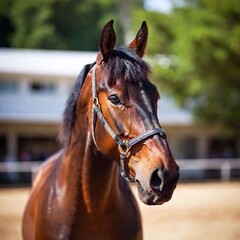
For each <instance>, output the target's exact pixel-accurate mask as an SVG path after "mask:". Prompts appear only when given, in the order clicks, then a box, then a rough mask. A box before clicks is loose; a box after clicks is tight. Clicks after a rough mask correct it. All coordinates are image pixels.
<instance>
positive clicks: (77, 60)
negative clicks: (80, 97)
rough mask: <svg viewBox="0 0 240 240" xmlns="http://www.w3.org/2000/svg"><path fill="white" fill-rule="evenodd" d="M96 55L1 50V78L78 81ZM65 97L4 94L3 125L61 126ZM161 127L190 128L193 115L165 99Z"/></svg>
mask: <svg viewBox="0 0 240 240" xmlns="http://www.w3.org/2000/svg"><path fill="white" fill-rule="evenodd" d="M95 58H96V52H76V51H52V50H19V49H1V48H0V75H1V74H4V75H6V74H9V75H12V74H16V75H29V76H31V75H39V76H57V77H61V79H63V78H64V77H72V78H76V77H77V76H78V74H79V72H80V71H81V69H82V67H83V66H84V65H85V64H88V63H91V62H94V60H95ZM67 95H68V94H67V93H61V94H56V93H53V94H44V93H42V94H25V95H20V94H0V121H8V122H9V121H14V122H46V123H59V122H60V121H61V117H62V112H63V110H64V107H65V103H66V100H67V97H68V96H67ZM158 115H159V119H160V123H161V124H162V125H163V126H167V125H189V124H191V123H192V115H191V114H190V112H189V111H187V110H184V109H181V108H179V107H177V106H176V104H175V103H174V101H173V99H172V98H170V97H168V96H164V95H163V96H162V97H161V100H160V102H159V111H158Z"/></svg>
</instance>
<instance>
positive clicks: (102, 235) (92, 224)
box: [70, 215, 142, 240]
mask: <svg viewBox="0 0 240 240" xmlns="http://www.w3.org/2000/svg"><path fill="white" fill-rule="evenodd" d="M70 239H88V240H113V239H114V240H118V239H119V240H122V239H129V240H139V239H142V228H141V222H140V220H139V219H130V218H129V217H128V216H126V218H121V216H118V215H116V216H115V218H101V219H96V220H92V221H85V222H81V223H80V224H79V225H78V224H76V228H75V229H73V231H72V234H71V237H70Z"/></svg>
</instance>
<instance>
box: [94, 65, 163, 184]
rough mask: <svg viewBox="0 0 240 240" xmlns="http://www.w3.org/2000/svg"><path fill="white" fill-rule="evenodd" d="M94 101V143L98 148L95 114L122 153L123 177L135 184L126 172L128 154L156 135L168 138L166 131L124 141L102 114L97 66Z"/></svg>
mask: <svg viewBox="0 0 240 240" xmlns="http://www.w3.org/2000/svg"><path fill="white" fill-rule="evenodd" d="M92 101H93V105H92V137H93V141H94V143H95V145H96V147H97V143H96V138H95V133H94V128H95V127H94V126H95V114H96V115H97V116H98V119H99V120H100V122H101V123H102V125H103V126H104V127H105V129H106V131H107V132H108V133H109V134H110V135H111V137H112V138H113V139H114V140H115V142H116V143H117V145H118V149H119V152H120V168H121V169H120V170H121V175H122V177H124V178H125V179H126V180H127V181H130V182H134V180H133V178H132V177H131V176H130V174H128V173H127V171H126V169H127V168H126V162H125V160H126V157H127V154H128V153H129V151H130V149H131V147H132V146H134V145H136V144H137V143H139V142H141V141H143V140H145V139H147V138H149V137H151V136H153V135H156V134H159V135H160V136H161V137H164V136H166V133H165V131H164V130H163V129H162V128H153V129H151V130H148V131H146V132H144V133H142V134H140V135H139V136H137V137H134V138H132V139H130V140H122V139H121V138H120V137H119V136H118V135H117V134H116V133H115V132H114V131H113V129H112V128H111V127H110V126H109V124H108V123H107V121H106V120H105V118H104V116H103V114H102V111H101V106H100V103H99V99H98V94H97V90H96V65H94V67H93V72H92Z"/></svg>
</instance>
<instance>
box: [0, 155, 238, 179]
mask: <svg viewBox="0 0 240 240" xmlns="http://www.w3.org/2000/svg"><path fill="white" fill-rule="evenodd" d="M177 162H178V164H179V166H180V170H181V171H182V172H187V171H204V170H219V171H220V173H221V179H222V180H230V178H231V170H232V169H235V170H236V169H237V170H240V159H184V160H178V161H177ZM41 164H42V162H1V163H0V173H10V172H19V173H28V172H29V173H31V174H32V176H34V175H35V174H36V172H37V171H38V169H39V167H40V165H41ZM183 175H184V174H183ZM239 178H240V176H239Z"/></svg>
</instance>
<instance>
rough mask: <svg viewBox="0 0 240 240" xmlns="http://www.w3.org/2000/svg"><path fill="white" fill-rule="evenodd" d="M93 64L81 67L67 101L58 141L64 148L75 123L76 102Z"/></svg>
mask: <svg viewBox="0 0 240 240" xmlns="http://www.w3.org/2000/svg"><path fill="white" fill-rule="evenodd" d="M94 64H95V62H94V63H92V64H87V65H85V66H84V67H83V69H82V71H81V72H80V74H79V76H78V77H77V80H76V83H75V85H74V87H73V89H72V91H71V93H70V96H69V98H68V100H67V103H66V107H65V110H64V113H63V121H62V126H61V131H60V141H61V142H62V143H63V145H64V146H66V145H67V144H68V143H69V141H70V137H71V135H72V129H73V127H74V123H75V115H76V107H77V101H78V98H79V96H80V92H81V89H82V85H83V83H84V80H85V78H86V76H87V74H88V72H89V71H90V69H91V68H92V67H93V66H94Z"/></svg>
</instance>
